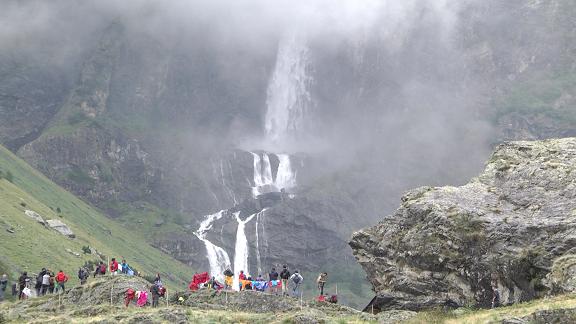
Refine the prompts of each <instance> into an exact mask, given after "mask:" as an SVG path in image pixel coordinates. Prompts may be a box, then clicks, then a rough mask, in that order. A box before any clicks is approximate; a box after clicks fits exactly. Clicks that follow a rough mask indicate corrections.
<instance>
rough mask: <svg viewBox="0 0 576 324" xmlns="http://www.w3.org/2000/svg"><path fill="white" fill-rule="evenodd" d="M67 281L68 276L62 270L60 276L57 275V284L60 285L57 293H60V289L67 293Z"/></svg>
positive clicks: (59, 272)
mask: <svg viewBox="0 0 576 324" xmlns="http://www.w3.org/2000/svg"><path fill="white" fill-rule="evenodd" d="M67 281H68V276H67V275H66V274H65V273H64V271H62V270H60V271H58V274H57V275H56V283H57V284H58V286H57V288H56V292H59V291H60V289H62V292H63V293H65V292H66V287H65V284H66V282H67Z"/></svg>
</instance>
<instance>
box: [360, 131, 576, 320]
mask: <svg viewBox="0 0 576 324" xmlns="http://www.w3.org/2000/svg"><path fill="white" fill-rule="evenodd" d="M575 198H576V138H566V139H557V140H547V141H534V142H526V141H524V142H510V143H505V144H502V145H500V146H498V148H497V149H496V151H495V152H494V153H493V155H492V157H491V159H490V160H489V161H488V163H487V165H486V168H485V170H484V172H483V173H482V174H481V175H480V176H479V177H477V178H475V179H473V180H471V181H470V182H469V183H468V184H466V185H464V186H461V187H441V188H431V187H424V188H419V189H415V190H412V191H410V192H408V193H407V194H405V195H404V197H403V198H402V205H401V207H400V208H399V209H398V210H397V211H396V212H395V213H394V214H393V215H390V216H387V217H385V218H384V219H383V220H382V221H381V222H380V223H379V224H378V225H376V226H374V227H371V228H368V229H364V230H361V231H358V232H356V233H354V235H353V237H352V240H351V242H350V245H351V247H352V249H353V251H354V255H355V257H356V259H357V260H358V262H359V263H360V264H361V265H362V267H363V268H364V270H365V271H366V273H367V274H368V279H369V280H370V282H371V283H372V285H373V287H374V290H375V291H376V292H377V294H378V297H379V298H377V299H378V301H379V305H376V307H378V308H379V309H381V310H387V309H408V310H421V309H426V308H433V307H441V306H444V307H446V306H448V307H460V306H481V307H482V306H483V307H488V306H490V304H491V301H492V297H493V292H492V287H493V286H496V287H498V288H499V293H500V297H501V302H502V303H503V304H511V303H516V302H520V301H526V300H530V299H533V298H536V297H540V296H543V295H545V294H550V293H565V292H571V291H574V290H575V287H576V285H575V283H574V281H573V280H572V279H571V278H572V277H573V275H572V274H573V273H574V272H575V271H576V266H575V257H574V254H576V213H575V212H576V199H575Z"/></svg>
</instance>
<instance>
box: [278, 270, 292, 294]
mask: <svg viewBox="0 0 576 324" xmlns="http://www.w3.org/2000/svg"><path fill="white" fill-rule="evenodd" d="M289 278H290V271H288V267H287V266H286V265H284V266H283V267H282V271H281V272H280V279H281V280H282V296H288V279H289Z"/></svg>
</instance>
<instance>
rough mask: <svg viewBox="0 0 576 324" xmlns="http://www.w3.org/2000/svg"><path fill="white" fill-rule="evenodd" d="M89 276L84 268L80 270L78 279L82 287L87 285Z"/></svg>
mask: <svg viewBox="0 0 576 324" xmlns="http://www.w3.org/2000/svg"><path fill="white" fill-rule="evenodd" d="M89 276H90V275H89V274H88V270H86V269H85V268H83V267H82V268H80V269H79V270H78V279H80V284H81V285H83V284H85V283H86V281H87V280H88V277H89Z"/></svg>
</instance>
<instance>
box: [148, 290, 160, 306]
mask: <svg viewBox="0 0 576 324" xmlns="http://www.w3.org/2000/svg"><path fill="white" fill-rule="evenodd" d="M150 294H151V295H152V307H154V308H156V307H158V299H159V298H160V287H158V285H156V284H154V285H151V286H150Z"/></svg>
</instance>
